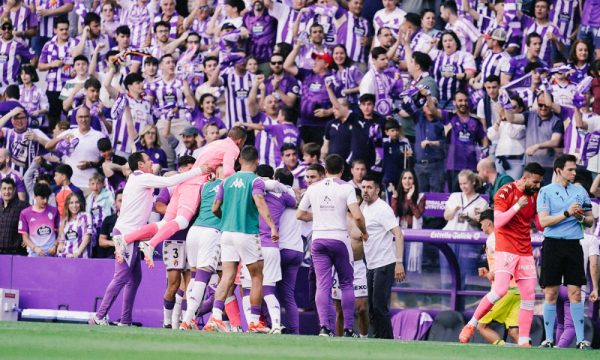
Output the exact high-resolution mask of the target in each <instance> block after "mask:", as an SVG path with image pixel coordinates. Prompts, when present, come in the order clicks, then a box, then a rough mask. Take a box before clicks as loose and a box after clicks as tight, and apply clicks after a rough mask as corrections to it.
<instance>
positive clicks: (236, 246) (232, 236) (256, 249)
mask: <svg viewBox="0 0 600 360" xmlns="http://www.w3.org/2000/svg"><path fill="white" fill-rule="evenodd" d="M262 259H263V255H262V248H261V246H260V239H259V237H258V234H244V233H238V232H228V231H224V232H223V233H222V234H221V261H222V262H242V263H244V264H247V265H250V264H254V263H255V262H257V261H260V260H262Z"/></svg>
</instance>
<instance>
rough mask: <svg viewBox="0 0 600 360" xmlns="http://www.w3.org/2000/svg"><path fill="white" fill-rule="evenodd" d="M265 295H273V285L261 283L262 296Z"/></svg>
mask: <svg viewBox="0 0 600 360" xmlns="http://www.w3.org/2000/svg"><path fill="white" fill-rule="evenodd" d="M267 295H275V286H268V285H263V297H265V296H267Z"/></svg>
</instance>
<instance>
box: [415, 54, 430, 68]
mask: <svg viewBox="0 0 600 360" xmlns="http://www.w3.org/2000/svg"><path fill="white" fill-rule="evenodd" d="M412 58H413V60H414V62H415V64H417V65H419V67H420V68H421V71H423V72H427V71H429V68H430V67H431V63H432V61H431V57H429V55H427V54H425V53H423V52H420V51H415V52H414V53H413V54H412Z"/></svg>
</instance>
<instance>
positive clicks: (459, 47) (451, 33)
mask: <svg viewBox="0 0 600 360" xmlns="http://www.w3.org/2000/svg"><path fill="white" fill-rule="evenodd" d="M445 35H450V36H452V38H453V39H454V42H455V43H456V51H459V50H460V49H462V44H461V43H460V38H459V37H458V35H456V33H455V32H454V31H452V30H444V31H443V32H442V36H440V41H438V44H437V48H438V50H443V49H444V44H443V42H442V38H443V37H444V36H445Z"/></svg>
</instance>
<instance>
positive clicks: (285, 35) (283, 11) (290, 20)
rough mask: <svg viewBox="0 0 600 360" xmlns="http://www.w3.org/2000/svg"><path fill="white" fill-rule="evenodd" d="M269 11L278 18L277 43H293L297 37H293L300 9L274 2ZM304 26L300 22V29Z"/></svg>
mask: <svg viewBox="0 0 600 360" xmlns="http://www.w3.org/2000/svg"><path fill="white" fill-rule="evenodd" d="M269 13H270V14H271V16H273V17H274V18H276V19H277V43H280V42H285V43H288V44H291V45H293V44H294V40H295V39H294V38H292V31H293V28H294V22H295V21H296V19H297V18H298V15H300V9H298V10H296V9H293V8H292V7H291V6H288V5H285V4H282V3H278V2H273V6H272V8H271V9H270V10H269ZM303 27H304V26H303V24H300V30H301V29H302V28H303Z"/></svg>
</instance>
